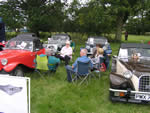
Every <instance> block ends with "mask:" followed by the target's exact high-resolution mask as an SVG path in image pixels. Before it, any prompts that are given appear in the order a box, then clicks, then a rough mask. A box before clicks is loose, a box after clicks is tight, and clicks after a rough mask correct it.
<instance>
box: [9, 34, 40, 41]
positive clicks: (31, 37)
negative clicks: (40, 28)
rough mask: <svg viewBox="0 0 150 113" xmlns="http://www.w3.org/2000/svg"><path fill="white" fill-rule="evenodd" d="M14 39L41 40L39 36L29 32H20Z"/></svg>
mask: <svg viewBox="0 0 150 113" xmlns="http://www.w3.org/2000/svg"><path fill="white" fill-rule="evenodd" d="M12 40H18V41H34V40H39V38H38V37H36V36H35V35H33V34H32V33H27V34H19V35H17V36H16V37H14V38H12V39H11V41H12Z"/></svg>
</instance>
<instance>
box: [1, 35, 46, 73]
mask: <svg viewBox="0 0 150 113" xmlns="http://www.w3.org/2000/svg"><path fill="white" fill-rule="evenodd" d="M42 53H43V54H44V53H45V49H44V48H43V46H42V43H41V42H40V40H39V39H38V38H37V37H35V36H33V35H32V34H21V35H18V36H16V37H15V38H12V39H11V40H9V41H8V42H7V44H6V45H5V47H4V50H3V51H1V52H0V62H1V63H0V73H1V74H10V75H13V76H23V75H24V70H23V69H24V67H28V68H32V69H33V68H35V64H34V59H35V57H36V55H37V54H38V55H39V54H42Z"/></svg>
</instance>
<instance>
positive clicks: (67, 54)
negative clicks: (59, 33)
mask: <svg viewBox="0 0 150 113" xmlns="http://www.w3.org/2000/svg"><path fill="white" fill-rule="evenodd" d="M56 57H58V58H60V60H64V61H65V65H68V63H69V60H70V59H71V58H72V48H71V47H70V41H66V46H64V47H63V48H62V49H61V51H60V55H56Z"/></svg>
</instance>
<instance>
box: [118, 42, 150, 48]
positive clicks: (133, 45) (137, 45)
mask: <svg viewBox="0 0 150 113" xmlns="http://www.w3.org/2000/svg"><path fill="white" fill-rule="evenodd" d="M121 48H143V49H150V45H149V44H142V43H122V44H121Z"/></svg>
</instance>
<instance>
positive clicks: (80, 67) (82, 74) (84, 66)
mask: <svg viewBox="0 0 150 113" xmlns="http://www.w3.org/2000/svg"><path fill="white" fill-rule="evenodd" d="M90 74H91V71H90V61H88V62H81V61H78V62H77V72H76V73H75V77H74V78H73V79H72V81H73V82H74V81H77V79H80V80H81V82H80V83H79V85H81V84H82V83H83V82H84V81H87V84H88V80H87V78H88V77H89V75H90Z"/></svg>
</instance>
